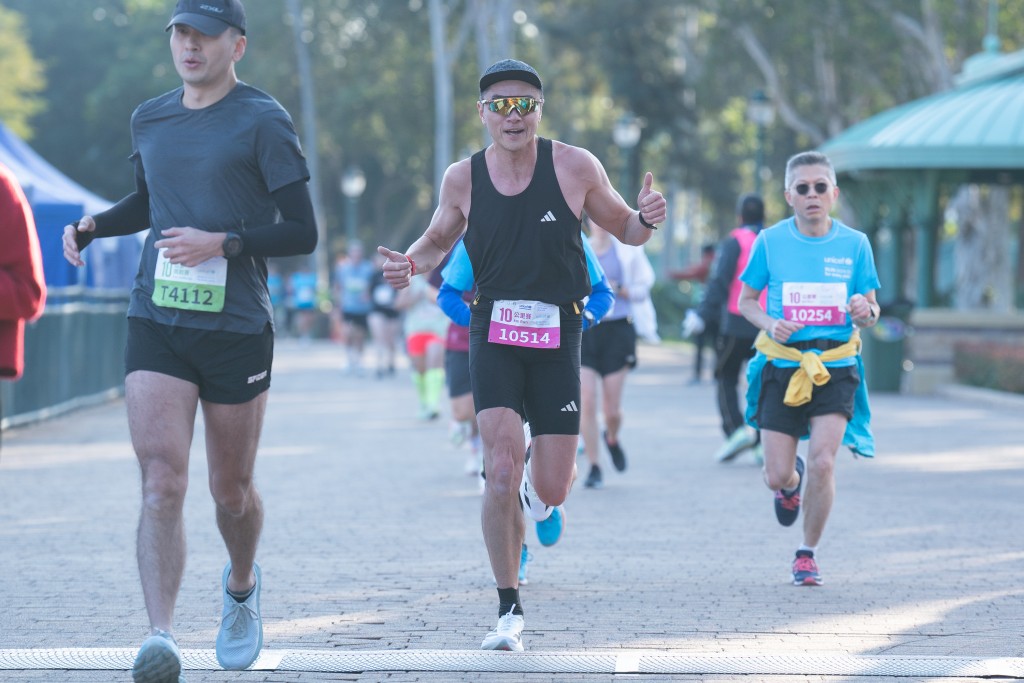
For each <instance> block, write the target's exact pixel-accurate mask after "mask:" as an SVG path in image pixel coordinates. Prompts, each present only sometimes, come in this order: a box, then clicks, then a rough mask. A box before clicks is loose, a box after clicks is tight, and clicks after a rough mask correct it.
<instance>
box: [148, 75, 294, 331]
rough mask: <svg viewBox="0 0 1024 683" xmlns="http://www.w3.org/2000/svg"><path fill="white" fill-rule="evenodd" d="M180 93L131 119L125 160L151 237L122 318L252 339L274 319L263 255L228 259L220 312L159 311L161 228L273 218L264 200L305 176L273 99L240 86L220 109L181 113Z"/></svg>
mask: <svg viewBox="0 0 1024 683" xmlns="http://www.w3.org/2000/svg"><path fill="white" fill-rule="evenodd" d="M182 94H183V89H182V88H178V89H176V90H173V91H171V92H169V93H165V94H163V95H161V96H159V97H156V98H154V99H152V100H149V101H147V102H144V103H143V104H141V105H139V107H138V108H137V109H136V110H135V113H134V114H132V122H131V130H132V148H133V150H134V153H133V155H132V159H133V160H134V162H135V164H136V173H137V174H140V175H141V176H142V177H144V178H145V182H146V185H147V187H148V190H149V211H150V214H149V215H150V226H151V227H150V230H149V234H148V236H147V237H146V245H145V247H144V248H143V252H142V258H141V261H140V264H139V272H138V274H137V275H136V278H135V286H134V287H133V289H132V296H131V302H130V304H129V307H128V315H129V316H138V317H142V318H149V319H151V320H154V321H156V322H158V323H163V324H167V325H175V326H181V327H191V328H198V329H207V330H222V331H228V332H242V333H247V334H255V333H259V332H261V331H262V330H263V328H264V327H265V325H266V324H267V323H268V322H272V320H273V309H272V308H271V304H270V295H269V292H268V291H267V264H266V259H265V258H263V257H253V256H239V257H237V258H234V259H231V260H229V261H228V268H227V282H226V290H225V298H224V308H223V311H222V312H220V313H211V312H207V311H202V310H184V309H180V308H172V307H167V306H160V305H157V304H156V303H154V301H153V290H154V280H155V269H156V264H157V250H156V249H155V248H154V247H153V243H154V242H155V241H156V240H158V239H160V231H161V230H163V229H164V228H170V227H192V228H197V229H200V230H208V231H211V232H224V231H228V230H232V231H235V232H239V233H242V234H243V235H244V233H245V229H246V226H261V225H268V224H271V223H274V222H276V221H278V220H279V216H278V210H277V205H276V204H275V202H274V200H273V198H272V197H271V193H272V192H274V191H275V190H278V189H280V188H282V187H284V186H286V185H289V184H291V183H294V182H297V181H300V180H308V179H309V170H308V169H307V167H306V160H305V158H304V157H303V155H302V151H301V149H300V146H299V140H298V137H297V136H296V134H295V128H294V126H293V125H292V121H291V118H290V117H289V116H288V113H287V112H286V111H285V110H284V108H283V107H281V105H280V104H278V102H277V101H276V100H275V99H274V98H272V97H271V96H270V95H267V94H266V93H264V92H262V91H261V90H258V89H257V88H254V87H252V86H250V85H247V84H245V83H242V82H239V83H238V85H237V86H236V87H235V88H234V89H233V90H232V91H231V92H230V93H228V94H227V96H225V97H224V98H223V99H222V100H220V101H219V102H216V103H215V104H212V105H210V106H209V107H205V108H203V109H187V108H186V107H184V106H183V105H182V103H181V98H182Z"/></svg>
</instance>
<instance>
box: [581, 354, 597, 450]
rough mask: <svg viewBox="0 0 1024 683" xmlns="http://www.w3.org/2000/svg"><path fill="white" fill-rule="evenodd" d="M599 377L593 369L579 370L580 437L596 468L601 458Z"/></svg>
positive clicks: (583, 368)
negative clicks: (598, 417)
mask: <svg viewBox="0 0 1024 683" xmlns="http://www.w3.org/2000/svg"><path fill="white" fill-rule="evenodd" d="M600 382H601V376H600V375H598V374H597V371H596V370H594V369H593V368H589V367H586V366H584V367H582V368H580V435H581V436H582V437H583V449H584V452H585V453H586V454H587V461H588V462H589V463H590V465H591V467H598V464H599V462H600V456H601V446H600V443H601V442H600V440H599V437H600V433H599V432H600V426H599V425H598V420H597V401H598V385H599V384H600Z"/></svg>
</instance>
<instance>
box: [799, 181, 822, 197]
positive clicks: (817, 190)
mask: <svg viewBox="0 0 1024 683" xmlns="http://www.w3.org/2000/svg"><path fill="white" fill-rule="evenodd" d="M793 189H794V190H796V193H797V194H798V195H800V196H801V197H802V196H804V195H805V194H807V193H808V192H810V191H811V186H810V185H809V184H808V183H800V184H798V185H796V186H795V187H793ZM826 192H828V183H814V194H825V193H826Z"/></svg>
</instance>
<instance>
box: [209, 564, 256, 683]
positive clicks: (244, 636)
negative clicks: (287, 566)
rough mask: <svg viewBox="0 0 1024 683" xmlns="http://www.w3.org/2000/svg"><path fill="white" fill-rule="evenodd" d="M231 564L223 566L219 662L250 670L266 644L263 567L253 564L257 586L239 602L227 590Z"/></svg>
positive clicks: (227, 667) (228, 667)
mask: <svg viewBox="0 0 1024 683" xmlns="http://www.w3.org/2000/svg"><path fill="white" fill-rule="evenodd" d="M230 573H231V563H230V562H228V565H227V566H226V567H224V576H223V578H222V579H221V589H222V593H223V595H224V609H223V611H222V612H221V621H220V632H219V633H217V662H218V663H219V664H220V665H221V666H222V667H224V668H225V669H230V670H233V671H241V670H242V669H248V668H249V667H250V666H252V663H253V662H255V661H256V658H257V657H259V656H260V649H261V648H262V647H263V619H261V618H260V584H261V583H262V581H263V579H262V577H261V576H260V567H259V565H257V564H253V573H255V574H256V586H255V588H253V590H252V593H251V594H250V595H249V597H248V598H246V599H245V601H244V602H238V601H237V600H235V599H234V598H233V597H232V596H231V594H230V593H228V575H229V574H230Z"/></svg>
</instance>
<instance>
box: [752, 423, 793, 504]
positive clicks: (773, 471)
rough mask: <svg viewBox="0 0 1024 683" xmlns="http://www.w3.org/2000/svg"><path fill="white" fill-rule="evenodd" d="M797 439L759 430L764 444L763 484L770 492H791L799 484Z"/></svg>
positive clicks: (767, 430)
mask: <svg viewBox="0 0 1024 683" xmlns="http://www.w3.org/2000/svg"><path fill="white" fill-rule="evenodd" d="M798 441H799V440H798V439H797V438H796V437H795V436H790V435H789V434H785V433H783V432H776V431H772V430H770V429H762V430H761V443H763V444H764V483H765V484H767V485H768V488H770V489H771V490H772V491H780V490H783V489H785V490H787V491H792V490H793V489H795V488H796V487H797V486H798V485H799V483H800V475H798V474H797V472H796V445H797V443H798Z"/></svg>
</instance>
